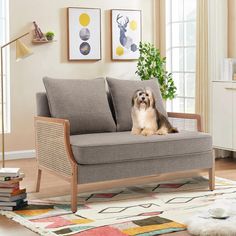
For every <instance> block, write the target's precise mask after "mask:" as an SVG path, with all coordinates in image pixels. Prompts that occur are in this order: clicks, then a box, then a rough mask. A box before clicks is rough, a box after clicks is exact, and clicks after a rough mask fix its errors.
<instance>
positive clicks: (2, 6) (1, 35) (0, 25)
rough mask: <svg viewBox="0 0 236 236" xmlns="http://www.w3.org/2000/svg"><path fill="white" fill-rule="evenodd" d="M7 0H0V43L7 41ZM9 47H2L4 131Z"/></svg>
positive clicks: (7, 125)
mask: <svg viewBox="0 0 236 236" xmlns="http://www.w3.org/2000/svg"><path fill="white" fill-rule="evenodd" d="M8 12H9V0H0V45H1V46H2V45H4V44H5V43H6V42H8V41H9V14H8ZM9 50H10V48H9V47H5V48H4V49H3V81H4V113H5V114H4V122H5V132H10V83H9V78H10V69H9V61H10V60H9ZM1 119H2V116H0V122H1Z"/></svg>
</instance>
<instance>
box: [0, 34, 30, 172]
mask: <svg viewBox="0 0 236 236" xmlns="http://www.w3.org/2000/svg"><path fill="white" fill-rule="evenodd" d="M28 34H29V32H28V33H25V34H23V35H21V36H19V37H17V38H15V39H13V40H12V41H10V42H8V43H6V44H4V45H2V46H1V111H2V117H3V119H2V124H1V125H2V167H5V129H4V115H5V112H4V89H3V88H4V86H3V85H4V83H3V64H4V63H3V49H4V48H5V47H7V46H8V45H10V44H12V43H14V42H16V61H19V60H20V59H24V58H25V57H27V56H30V55H31V54H32V51H31V50H30V49H29V48H28V47H27V46H26V45H25V44H23V43H22V42H21V41H19V39H21V38H23V37H25V36H26V35H28Z"/></svg>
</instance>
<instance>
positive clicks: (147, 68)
mask: <svg viewBox="0 0 236 236" xmlns="http://www.w3.org/2000/svg"><path fill="white" fill-rule="evenodd" d="M139 53H140V56H139V59H138V64H137V71H136V72H135V73H136V74H137V75H138V76H139V77H140V78H141V80H149V79H152V78H156V79H157V80H158V83H159V86H160V90H161V95H162V98H163V99H164V100H167V99H170V100H172V99H173V98H174V97H175V95H176V90H177V88H176V86H175V84H174V80H173V76H172V74H171V73H169V72H167V71H166V68H165V66H166V58H165V57H162V56H161V54H160V51H159V49H157V48H156V47H155V46H154V45H153V44H151V43H143V42H140V44H139Z"/></svg>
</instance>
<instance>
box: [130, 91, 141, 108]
mask: <svg viewBox="0 0 236 236" xmlns="http://www.w3.org/2000/svg"><path fill="white" fill-rule="evenodd" d="M139 91H140V89H137V90H136V91H135V92H134V94H133V97H132V107H133V106H134V104H135V99H136V98H137V94H138V92H139Z"/></svg>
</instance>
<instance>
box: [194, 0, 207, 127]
mask: <svg viewBox="0 0 236 236" xmlns="http://www.w3.org/2000/svg"><path fill="white" fill-rule="evenodd" d="M196 42H197V43H196V88H195V90H196V101H195V110H196V113H198V114H200V115H201V116H202V126H203V127H202V128H203V130H204V131H208V130H209V127H208V126H209V118H208V117H209V78H208V0H197V36H196Z"/></svg>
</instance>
